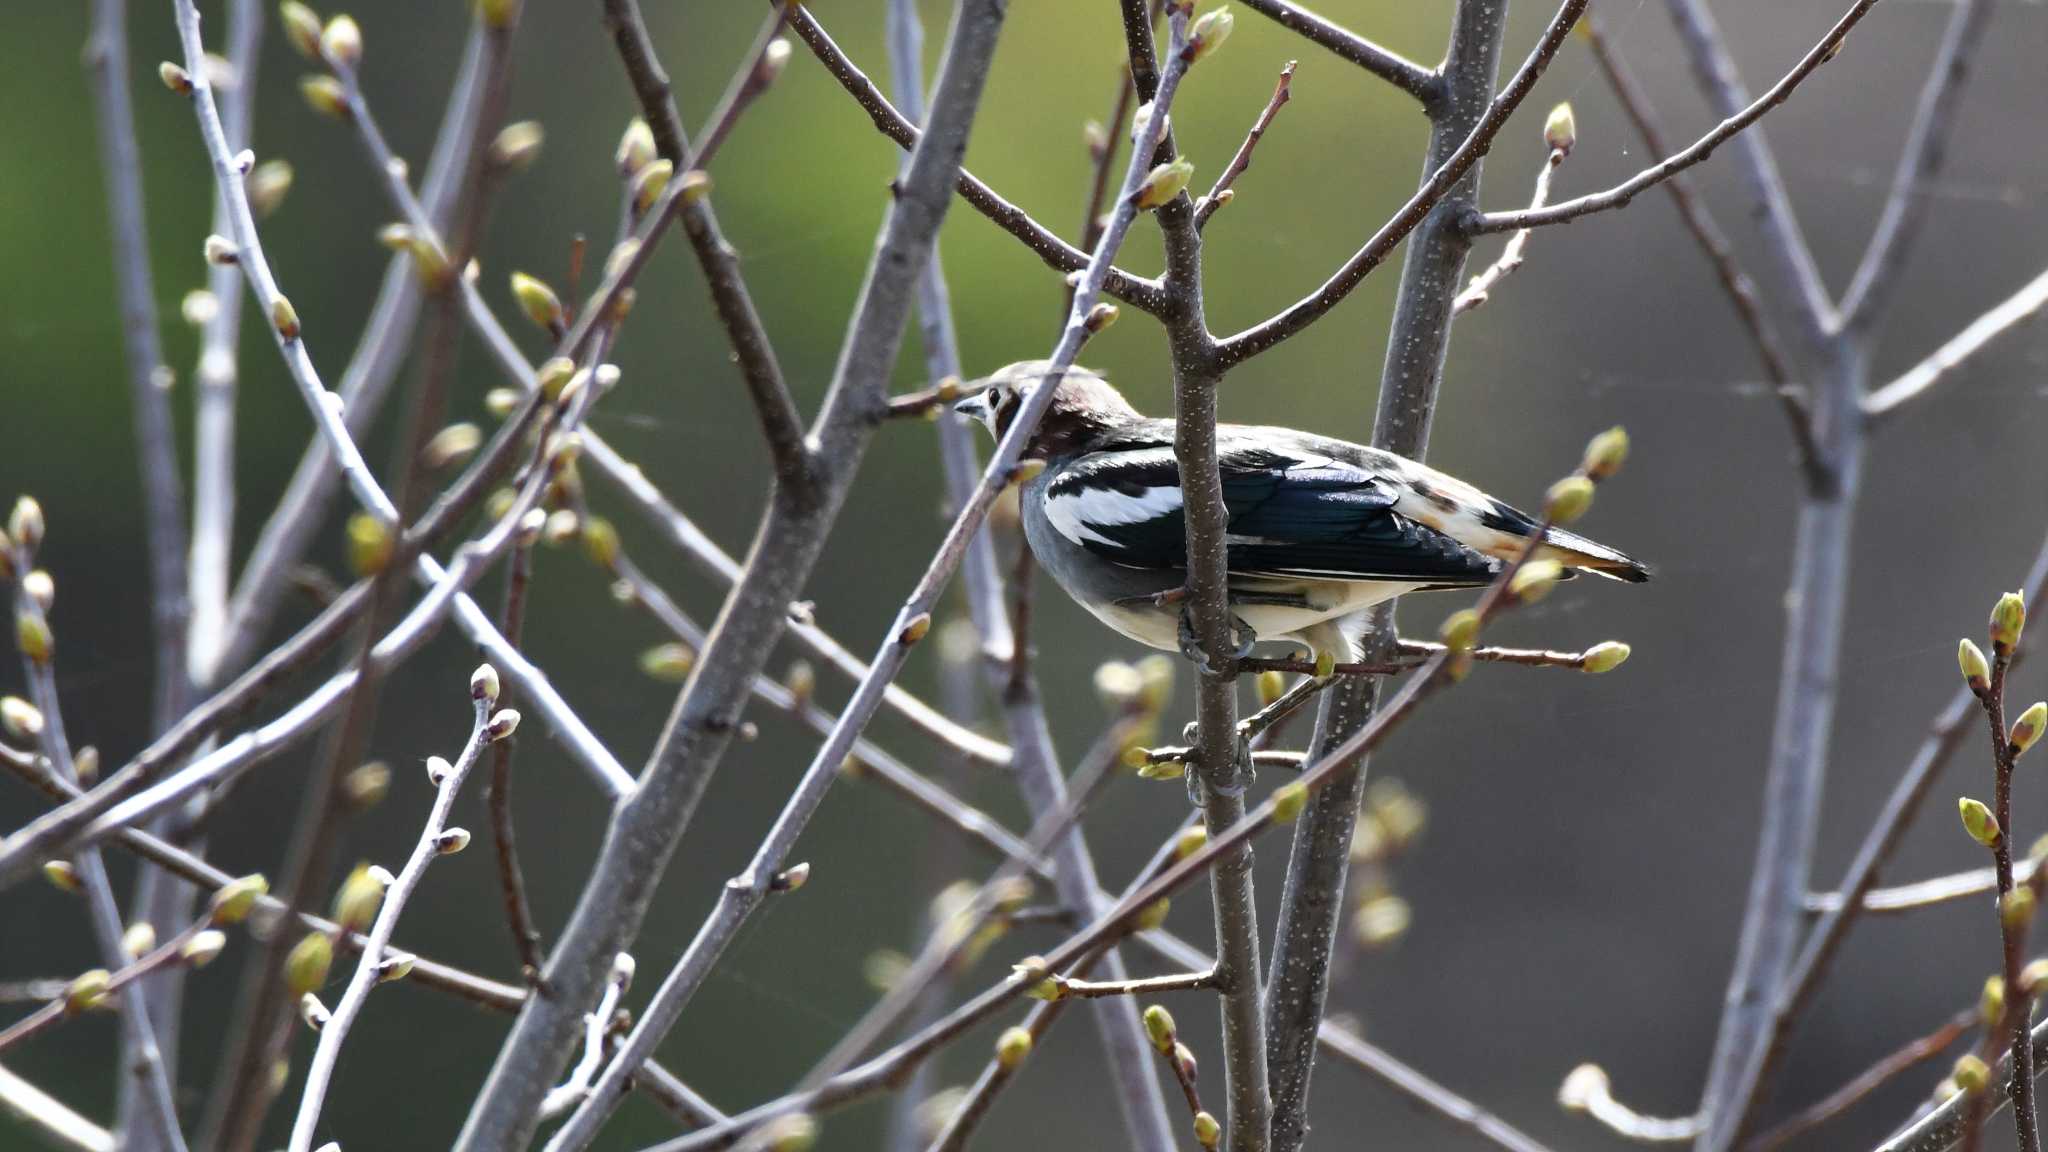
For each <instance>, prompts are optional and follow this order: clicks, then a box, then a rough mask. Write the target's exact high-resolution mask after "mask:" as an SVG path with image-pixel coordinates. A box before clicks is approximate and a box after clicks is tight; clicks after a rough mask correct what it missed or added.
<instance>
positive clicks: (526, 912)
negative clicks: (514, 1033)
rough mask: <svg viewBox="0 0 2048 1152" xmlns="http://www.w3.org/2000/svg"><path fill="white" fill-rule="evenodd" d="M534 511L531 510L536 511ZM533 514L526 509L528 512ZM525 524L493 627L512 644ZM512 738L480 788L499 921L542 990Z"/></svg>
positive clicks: (526, 562)
mask: <svg viewBox="0 0 2048 1152" xmlns="http://www.w3.org/2000/svg"><path fill="white" fill-rule="evenodd" d="M536 511H537V510H536ZM534 514H535V513H528V515H529V516H532V515H534ZM526 527H527V526H526V525H521V532H520V534H519V536H518V537H516V538H515V539H514V540H513V542H512V561H511V563H510V564H508V565H507V566H506V569H505V600H504V604H503V605H502V607H500V609H499V611H498V630H499V631H500V632H503V633H504V634H505V642H506V643H508V644H511V645H513V646H514V647H518V646H519V644H520V639H519V638H520V634H521V632H522V631H523V630H524V629H525V624H526V593H527V588H528V587H529V584H530V582H531V581H532V579H533V537H534V536H535V535H537V533H528V532H527V531H526V530H525V529H526ZM517 701H518V697H517V696H516V695H514V694H513V693H511V692H507V693H505V695H504V704H505V707H508V708H510V707H513V706H515V705H516V703H517ZM518 740H519V738H518V736H517V735H516V734H515V735H512V736H507V737H506V738H505V739H503V740H499V741H497V742H496V743H495V744H493V745H492V747H491V779H490V782H489V783H488V784H487V785H486V787H485V791H484V801H485V806H486V807H487V808H488V809H489V810H490V814H491V843H492V845H493V847H494V848H495V855H496V857H497V862H498V887H499V890H500V891H501V892H502V893H503V896H504V903H505V925H506V927H507V929H509V930H510V931H511V933H512V947H513V948H514V950H516V951H517V953H518V955H519V972H520V975H521V976H522V977H523V978H524V979H525V981H526V984H527V986H528V987H529V988H532V989H534V990H535V991H537V992H541V993H543V994H545V993H546V991H547V985H546V984H545V983H544V982H543V981H542V980H541V976H540V970H541V966H542V964H543V963H544V960H545V957H544V954H543V951H542V949H541V946H540V928H539V927H538V926H537V925H535V924H534V921H533V909H532V907H531V906H530V905H529V904H528V903H527V899H526V877H525V875H524V874H523V873H521V872H520V870H519V843H518V836H517V833H516V831H515V829H514V827H513V823H512V753H513V751H514V750H515V749H516V748H517V747H518Z"/></svg>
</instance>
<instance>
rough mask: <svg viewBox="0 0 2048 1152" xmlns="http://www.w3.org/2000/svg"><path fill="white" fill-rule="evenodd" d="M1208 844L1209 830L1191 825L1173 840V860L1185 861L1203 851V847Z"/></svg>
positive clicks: (1197, 825) (1198, 825)
mask: <svg viewBox="0 0 2048 1152" xmlns="http://www.w3.org/2000/svg"><path fill="white" fill-rule="evenodd" d="M1208 842H1209V830H1208V829H1207V828H1205V827H1203V826H1202V825H1200V824H1192V825H1189V826H1188V827H1186V828H1183V829H1181V831H1180V835H1178V836H1176V837H1174V838H1173V858H1174V859H1175V860H1185V859H1187V858H1188V857H1190V856H1193V855H1194V854H1195V853H1197V852H1199V851H1201V850H1202V846H1203V845H1205V844H1207V843H1208Z"/></svg>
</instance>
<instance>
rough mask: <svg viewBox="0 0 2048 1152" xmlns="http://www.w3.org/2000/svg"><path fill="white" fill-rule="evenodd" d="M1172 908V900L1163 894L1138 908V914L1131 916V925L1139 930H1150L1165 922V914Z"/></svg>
mask: <svg viewBox="0 0 2048 1152" xmlns="http://www.w3.org/2000/svg"><path fill="white" fill-rule="evenodd" d="M1172 910H1173V901H1172V900H1170V899H1168V898H1167V897H1165V896H1161V897H1160V898H1159V899H1157V900H1154V901H1153V902H1151V903H1150V904H1147V905H1145V906H1144V907H1143V908H1140V909H1138V914H1137V915H1136V916H1133V917H1131V927H1133V928H1136V929H1137V930H1138V931H1140V932H1150V931H1151V930H1153V929H1154V928H1157V927H1159V926H1160V925H1161V924H1164V923H1166V914H1167V913H1168V912H1171V911H1172Z"/></svg>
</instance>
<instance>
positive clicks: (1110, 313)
mask: <svg viewBox="0 0 2048 1152" xmlns="http://www.w3.org/2000/svg"><path fill="white" fill-rule="evenodd" d="M1118 315H1119V313H1118V310H1117V306H1116V305H1114V304H1111V303H1109V302H1108V301H1106V300H1105V301H1103V302H1101V303H1099V304H1096V305H1095V306H1094V307H1092V308H1090V309H1088V315H1087V317H1086V318H1084V319H1083V320H1082V321H1081V324H1082V326H1083V327H1085V328H1087V329H1088V331H1089V333H1090V334H1091V335H1092V334H1094V333H1096V332H1100V331H1102V330H1103V329H1104V328H1107V327H1109V326H1110V325H1111V324H1114V323H1116V318H1117V316H1118Z"/></svg>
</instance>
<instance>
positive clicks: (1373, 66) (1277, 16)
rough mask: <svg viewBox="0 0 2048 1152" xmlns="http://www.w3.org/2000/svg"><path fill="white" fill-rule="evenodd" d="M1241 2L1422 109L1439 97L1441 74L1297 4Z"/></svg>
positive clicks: (1281, 0) (1263, 0)
mask: <svg viewBox="0 0 2048 1152" xmlns="http://www.w3.org/2000/svg"><path fill="white" fill-rule="evenodd" d="M1244 5H1245V7H1247V8H1250V9H1251V10H1252V11H1254V12H1257V13H1258V14H1259V15H1261V16H1264V17H1266V18H1268V19H1270V20H1274V21H1276V22H1278V23H1279V24H1281V25H1283V26H1285V27H1286V28H1288V29H1289V30H1291V31H1294V32H1298V33H1300V34H1301V35H1302V36H1303V37H1304V38H1306V39H1308V40H1309V41H1311V42H1313V43H1315V44H1318V45H1321V46H1322V47H1324V48H1327V49H1329V50H1330V51H1331V52H1334V53H1336V54H1337V55H1338V56H1339V57H1341V58H1343V59H1345V60H1349V61H1351V62H1352V63H1353V64H1356V65H1358V66H1359V67H1360V68H1363V69H1365V70H1366V71H1367V72H1370V73H1372V74H1373V75H1375V76H1377V77H1379V78H1380V79H1382V80H1385V81H1386V82H1387V83H1389V84H1392V85H1393V86H1394V87H1396V88H1399V89H1400V90H1401V91H1403V92H1406V93H1408V94H1409V95H1410V96H1413V97H1415V98H1416V99H1417V100H1420V101H1422V105H1423V107H1424V108H1431V107H1433V106H1434V105H1435V104H1436V103H1437V102H1438V101H1439V100H1441V99H1442V98H1443V77H1441V76H1439V75H1438V74H1437V73H1435V72H1432V71H1430V70H1429V69H1427V68H1425V67H1423V66H1422V65H1420V64H1417V63H1415V62H1414V61H1412V60H1409V59H1406V58H1405V57H1402V56H1400V55H1397V54H1395V53H1393V52H1389V51H1387V50H1386V49H1385V48H1382V47H1380V46H1379V45H1377V44H1375V43H1373V42H1372V41H1370V40H1367V39H1366V38H1365V37H1363V36H1360V35H1358V34H1356V33H1354V32H1350V31H1348V30H1346V29H1344V28H1341V27H1339V26H1337V25H1335V24H1332V23H1331V22H1329V21H1328V20H1325V19H1323V18H1322V17H1321V16H1318V15H1316V14H1315V13H1313V12H1311V11H1309V10H1308V9H1306V8H1303V7H1301V6H1300V5H1298V4H1293V3H1290V2H1289V0H1244Z"/></svg>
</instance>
